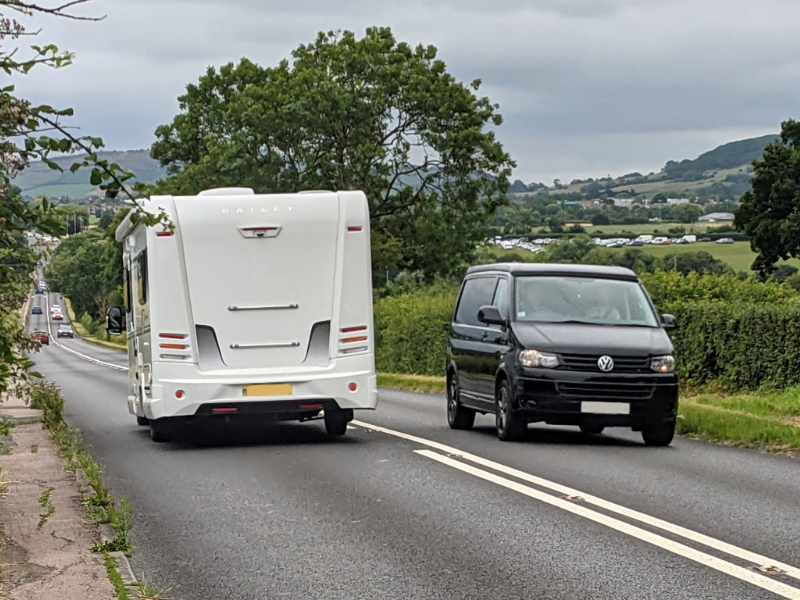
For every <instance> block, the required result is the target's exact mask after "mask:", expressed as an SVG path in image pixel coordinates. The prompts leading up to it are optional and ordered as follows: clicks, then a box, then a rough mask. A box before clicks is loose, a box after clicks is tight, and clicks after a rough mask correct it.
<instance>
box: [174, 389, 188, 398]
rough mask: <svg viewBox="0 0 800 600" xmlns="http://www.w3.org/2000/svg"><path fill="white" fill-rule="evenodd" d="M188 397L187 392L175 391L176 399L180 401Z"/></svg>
mask: <svg viewBox="0 0 800 600" xmlns="http://www.w3.org/2000/svg"><path fill="white" fill-rule="evenodd" d="M185 397H186V392H184V391H183V390H175V398H177V399H178V400H183V399H184V398H185Z"/></svg>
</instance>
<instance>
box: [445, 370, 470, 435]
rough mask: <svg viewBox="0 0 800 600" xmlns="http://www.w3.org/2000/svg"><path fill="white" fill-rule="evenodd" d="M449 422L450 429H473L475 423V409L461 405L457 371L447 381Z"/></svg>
mask: <svg viewBox="0 0 800 600" xmlns="http://www.w3.org/2000/svg"><path fill="white" fill-rule="evenodd" d="M447 424H448V425H450V429H472V426H473V425H474V424H475V411H474V410H472V409H471V408H464V407H463V406H461V401H460V396H459V390H458V377H457V375H456V374H455V373H453V375H452V376H451V377H450V380H449V381H448V382H447Z"/></svg>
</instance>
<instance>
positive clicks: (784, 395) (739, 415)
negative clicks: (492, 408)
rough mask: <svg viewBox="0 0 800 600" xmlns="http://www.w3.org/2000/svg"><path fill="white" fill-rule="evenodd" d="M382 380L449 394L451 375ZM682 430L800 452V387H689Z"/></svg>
mask: <svg viewBox="0 0 800 600" xmlns="http://www.w3.org/2000/svg"><path fill="white" fill-rule="evenodd" d="M378 386H380V387H382V388H391V389H396V390H403V391H407V392H415V393H423V394H444V393H445V378H444V377H436V376H432V375H406V374H403V373H379V374H378ZM678 432H679V433H681V434H683V435H688V436H691V437H695V438H699V439H703V440H706V441H709V442H714V443H717V444H724V445H728V446H738V447H744V448H760V449H763V450H768V451H770V452H778V453H796V452H798V451H800V387H794V388H788V389H786V390H779V391H775V390H766V391H763V392H747V393H739V394H724V393H719V392H716V391H704V390H701V391H695V390H688V391H685V392H684V393H683V394H682V396H681V402H680V416H679V418H678Z"/></svg>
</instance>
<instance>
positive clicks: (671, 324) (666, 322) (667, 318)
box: [661, 314, 678, 329]
mask: <svg viewBox="0 0 800 600" xmlns="http://www.w3.org/2000/svg"><path fill="white" fill-rule="evenodd" d="M661 325H662V326H663V327H664V329H674V328H675V327H677V326H678V322H677V321H676V320H675V317H674V316H673V315H666V314H665V315H661Z"/></svg>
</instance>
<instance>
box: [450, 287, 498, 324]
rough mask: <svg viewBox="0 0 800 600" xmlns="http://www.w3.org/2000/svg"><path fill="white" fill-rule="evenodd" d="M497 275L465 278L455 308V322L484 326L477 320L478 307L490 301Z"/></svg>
mask: <svg viewBox="0 0 800 600" xmlns="http://www.w3.org/2000/svg"><path fill="white" fill-rule="evenodd" d="M496 283H497V277H476V278H474V279H467V281H466V282H465V283H464V289H463V291H462V292H461V298H460V300H459V301H458V310H456V323H463V324H464V325H478V326H481V327H482V326H484V323H481V322H480V321H479V320H478V309H479V308H480V307H481V306H485V305H486V304H491V303H492V295H493V294H494V287H495V284H496Z"/></svg>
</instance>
